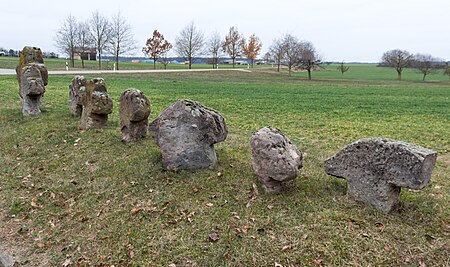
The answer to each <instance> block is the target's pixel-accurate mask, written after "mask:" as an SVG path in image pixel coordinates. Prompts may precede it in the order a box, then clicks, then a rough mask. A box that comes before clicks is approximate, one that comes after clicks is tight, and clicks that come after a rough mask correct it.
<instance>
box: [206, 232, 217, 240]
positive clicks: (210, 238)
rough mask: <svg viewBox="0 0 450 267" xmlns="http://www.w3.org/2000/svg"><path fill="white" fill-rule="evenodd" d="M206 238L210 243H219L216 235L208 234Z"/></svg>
mask: <svg viewBox="0 0 450 267" xmlns="http://www.w3.org/2000/svg"><path fill="white" fill-rule="evenodd" d="M208 237H209V240H210V241H211V242H217V241H219V236H218V235H217V234H216V233H210V234H209V235H208Z"/></svg>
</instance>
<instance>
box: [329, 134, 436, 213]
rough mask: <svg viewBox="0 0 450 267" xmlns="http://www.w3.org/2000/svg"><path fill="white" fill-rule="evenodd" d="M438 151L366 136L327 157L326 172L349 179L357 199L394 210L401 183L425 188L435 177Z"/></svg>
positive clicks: (351, 195)
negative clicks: (432, 177) (434, 170)
mask: <svg viewBox="0 0 450 267" xmlns="http://www.w3.org/2000/svg"><path fill="white" fill-rule="evenodd" d="M436 156H437V154H436V152H435V151H433V150H430V149H427V148H423V147H420V146H417V145H413V144H409V143H406V142H402V141H395V140H390V139H385V138H364V139H360V140H358V141H356V142H354V143H351V144H350V145H348V146H346V147H345V148H343V149H342V150H341V151H339V152H338V153H337V154H336V155H335V156H333V157H331V158H329V159H327V160H326V161H325V172H326V173H327V174H329V175H333V176H336V177H338V178H344V179H346V180H347V193H348V195H349V196H350V197H352V198H354V199H355V200H358V201H362V202H365V203H368V204H371V205H373V206H374V207H375V208H377V209H378V210H380V211H383V212H390V211H392V210H393V209H394V208H395V207H396V206H397V205H398V203H399V201H398V196H399V194H400V189H401V187H406V188H410V189H422V188H424V187H425V186H426V185H427V184H428V182H429V181H430V178H431V172H432V170H433V167H434V164H435V162H436Z"/></svg>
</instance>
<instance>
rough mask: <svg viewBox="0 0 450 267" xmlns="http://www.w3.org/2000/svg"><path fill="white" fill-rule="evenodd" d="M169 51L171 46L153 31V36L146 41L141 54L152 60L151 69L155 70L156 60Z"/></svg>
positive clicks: (162, 36)
mask: <svg viewBox="0 0 450 267" xmlns="http://www.w3.org/2000/svg"><path fill="white" fill-rule="evenodd" d="M170 49H172V44H171V43H169V42H168V41H167V40H166V39H164V35H162V34H161V33H160V32H158V31H157V30H155V31H153V36H152V37H150V38H148V39H147V42H146V43H145V46H144V47H143V48H142V52H144V54H147V55H148V56H149V57H150V58H152V59H153V68H154V69H156V61H157V60H158V58H160V57H161V56H162V55H165V54H166V53H167V52H168V51H169V50H170ZM164 67H165V66H164Z"/></svg>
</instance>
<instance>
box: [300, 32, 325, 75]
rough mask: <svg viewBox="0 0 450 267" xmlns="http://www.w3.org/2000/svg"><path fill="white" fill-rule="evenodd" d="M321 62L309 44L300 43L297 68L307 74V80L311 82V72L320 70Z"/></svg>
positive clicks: (312, 46)
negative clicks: (316, 69)
mask: <svg viewBox="0 0 450 267" xmlns="http://www.w3.org/2000/svg"><path fill="white" fill-rule="evenodd" d="M321 65H322V60H321V59H320V56H319V54H318V53H317V51H316V49H315V48H314V45H313V44H312V43H311V42H307V41H305V42H301V43H300V58H299V61H298V67H299V68H300V69H303V70H306V71H307V72H308V80H311V71H313V70H314V69H315V68H320V67H321Z"/></svg>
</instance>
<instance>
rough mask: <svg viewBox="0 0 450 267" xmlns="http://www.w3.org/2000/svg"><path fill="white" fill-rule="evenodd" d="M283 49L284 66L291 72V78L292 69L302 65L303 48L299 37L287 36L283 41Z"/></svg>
mask: <svg viewBox="0 0 450 267" xmlns="http://www.w3.org/2000/svg"><path fill="white" fill-rule="evenodd" d="M282 43H283V44H282V47H283V57H282V58H283V59H282V64H283V65H285V66H286V67H287V68H288V70H289V76H291V72H292V69H293V68H294V67H296V66H298V65H299V64H300V57H301V54H300V52H301V47H300V45H301V44H300V42H299V41H298V39H297V37H295V36H292V35H290V34H286V35H285V36H284V38H283V41H282Z"/></svg>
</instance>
